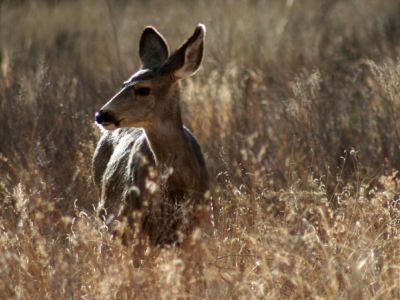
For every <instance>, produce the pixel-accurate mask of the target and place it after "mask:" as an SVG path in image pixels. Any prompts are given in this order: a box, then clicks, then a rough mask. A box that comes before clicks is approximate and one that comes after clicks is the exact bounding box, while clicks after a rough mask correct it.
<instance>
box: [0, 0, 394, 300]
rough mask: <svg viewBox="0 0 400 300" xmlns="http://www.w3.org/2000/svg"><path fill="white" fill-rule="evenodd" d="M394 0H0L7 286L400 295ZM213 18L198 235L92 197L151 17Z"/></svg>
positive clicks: (2, 263) (201, 100)
mask: <svg viewBox="0 0 400 300" xmlns="http://www.w3.org/2000/svg"><path fill="white" fill-rule="evenodd" d="M399 15H400V3H399V2H398V1H397V0H385V1H379V0H364V1H360V0H335V1H333V0H331V1H322V0H302V1H295V0H287V1H282V0H276V1H273V0H269V1H257V0H240V1H233V0H223V1H188V0H187V1H178V0H172V1H162V0H154V1H139V0H138V1H125V0H118V1H111V0H110V1H107V0H105V1H100V0H99V1H94V0H85V1H61V0H60V1H56V0H53V1H51V0H48V1H33V0H32V1H28V0H27V1H22V0H21V1H14V0H13V1H11V0H8V1H7V0H6V1H1V2H0V121H1V122H0V205H1V210H0V298H1V299H143V298H144V299H174V298H175V299H176V298H193V299H198V298H201V299H229V298H234V299H400V174H399V173H398V171H399V170H400V121H399V120H400V65H399V61H398V59H399V57H400V18H399ZM200 22H201V23H204V24H205V25H206V26H207V36H206V53H205V60H204V63H203V67H202V68H201V70H200V71H199V72H198V74H197V75H196V76H195V77H193V78H190V79H187V80H185V81H184V82H182V85H183V89H184V95H185V101H184V103H182V105H183V111H184V119H185V123H186V124H187V126H188V127H189V128H191V129H192V130H193V132H194V134H195V135H196V136H197V137H198V139H199V142H200V144H201V145H202V148H203V150H204V152H205V155H206V160H207V165H208V168H209V172H210V177H211V180H212V188H211V191H210V214H211V219H212V224H211V225H210V226H209V228H201V229H199V230H198V231H196V232H195V233H194V234H193V237H192V238H193V240H194V241H196V242H195V243H193V246H192V247H187V248H185V249H183V248H164V249H148V250H147V251H146V253H142V252H140V251H137V245H136V243H133V244H132V245H129V246H124V245H122V244H121V242H120V241H119V240H118V239H113V238H112V237H111V234H110V233H109V232H108V231H107V228H106V227H105V226H104V224H103V222H102V221H101V220H100V219H98V218H96V216H95V210H94V207H95V206H96V205H97V202H98V200H99V194H98V191H97V189H96V188H95V186H94V184H93V181H92V177H91V176H92V175H91V158H92V155H93V151H94V147H95V145H96V142H97V139H98V137H99V134H100V133H99V130H98V128H97V127H96V126H95V125H94V120H93V114H94V112H95V111H96V110H98V109H99V108H100V107H101V106H102V105H103V104H104V103H105V102H106V101H107V100H108V99H109V97H110V96H112V95H113V94H114V93H115V91H116V90H118V88H119V87H120V85H121V83H122V81H123V80H125V79H127V78H128V77H129V75H130V74H131V73H133V72H134V71H135V70H136V69H137V68H138V67H139V59H138V40H139V37H140V34H141V32H142V30H143V28H144V27H145V26H147V25H154V26H156V27H157V28H158V29H159V30H160V32H161V33H162V34H164V36H165V37H166V38H167V39H168V41H169V44H170V47H171V48H176V47H178V46H179V45H180V43H181V42H182V41H183V40H184V39H186V38H187V37H188V36H189V35H190V34H191V33H192V32H193V30H194V27H195V26H196V24H197V23H200Z"/></svg>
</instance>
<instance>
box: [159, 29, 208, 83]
mask: <svg viewBox="0 0 400 300" xmlns="http://www.w3.org/2000/svg"><path fill="white" fill-rule="evenodd" d="M205 35H206V27H205V26H204V25H203V24H199V25H197V27H196V29H195V31H194V33H193V35H192V36H191V37H190V38H189V39H188V40H187V41H186V42H185V43H184V44H183V45H182V46H181V47H180V48H179V49H178V50H176V51H175V52H174V53H173V54H172V55H171V56H170V57H169V58H168V60H167V61H166V63H165V64H164V66H163V67H162V70H163V72H165V73H170V74H171V75H172V77H174V78H176V79H182V78H184V77H187V76H191V75H193V74H195V73H196V72H197V70H198V69H199V67H200V65H201V62H202V60H203V53H204V37H205Z"/></svg>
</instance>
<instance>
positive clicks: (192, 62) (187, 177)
mask: <svg viewBox="0 0 400 300" xmlns="http://www.w3.org/2000/svg"><path fill="white" fill-rule="evenodd" d="M204 35H205V27H204V25H199V26H197V28H196V30H195V32H194V34H193V35H192V37H191V38H189V39H188V40H187V41H186V43H184V44H183V45H182V46H181V47H180V48H179V49H178V50H177V51H175V52H174V53H173V54H172V55H169V51H168V46H167V44H166V42H165V40H164V38H163V37H162V36H161V35H160V34H159V33H158V32H157V31H156V30H155V29H154V28H152V27H147V28H146V29H145V30H144V32H143V34H142V37H141V40H140V49H139V50H140V51H139V53H140V58H141V61H142V65H143V67H142V69H141V70H139V71H138V72H136V73H135V74H133V75H132V76H131V77H130V78H129V79H128V80H127V81H125V82H124V85H123V87H122V89H121V91H120V92H118V93H117V94H116V95H115V96H114V97H113V98H112V99H111V100H110V101H109V102H107V103H106V104H105V105H104V106H103V107H102V108H101V110H100V111H99V112H98V113H96V122H97V123H98V124H100V125H101V126H102V127H103V128H104V129H106V130H107V131H104V133H103V136H102V137H101V139H100V141H99V143H98V145H97V148H96V151H95V154H94V158H93V171H94V172H93V173H94V180H95V183H96V184H97V185H98V186H99V188H100V191H101V200H100V206H99V207H100V208H102V209H103V211H106V212H107V218H110V219H115V218H116V219H119V218H121V217H128V218H130V217H131V216H132V213H133V212H135V211H140V212H143V213H144V215H145V216H144V218H143V224H142V226H143V228H146V229H144V231H145V232H146V233H147V234H148V235H149V237H150V240H151V242H152V243H154V244H160V243H173V242H175V241H176V239H177V237H176V236H177V233H176V231H177V230H179V229H180V228H179V227H180V226H181V224H182V223H185V224H186V225H187V226H186V227H187V228H192V227H193V224H195V223H196V221H194V220H195V212H194V210H195V207H196V205H198V204H201V202H202V199H203V196H204V193H205V192H206V190H207V189H208V175H207V169H206V165H205V161H204V158H203V155H202V152H201V149H200V146H199V144H198V143H197V141H196V139H195V137H194V136H193V135H192V133H191V132H190V131H189V130H188V129H187V128H185V127H184V126H183V123H182V118H181V111H180V104H179V103H180V97H181V96H180V83H179V80H180V79H182V78H184V77H187V76H190V75H192V74H194V73H195V72H196V71H197V69H198V68H199V66H200V63H201V60H202V57H203V43H204ZM153 179H154V180H153ZM149 183H150V185H151V184H156V185H157V187H156V190H157V192H156V193H154V192H152V191H150V190H151V188H149V186H148V185H149ZM187 203H190V205H189V206H187V207H188V209H189V213H188V211H186V212H185V213H182V210H183V207H186V206H185V205H186V204H187ZM185 218H186V220H185ZM187 218H189V219H188V220H187ZM188 224H189V225H188Z"/></svg>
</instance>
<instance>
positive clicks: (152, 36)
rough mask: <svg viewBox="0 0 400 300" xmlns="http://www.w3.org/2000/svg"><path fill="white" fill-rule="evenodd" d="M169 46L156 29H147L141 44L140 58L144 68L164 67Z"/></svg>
mask: <svg viewBox="0 0 400 300" xmlns="http://www.w3.org/2000/svg"><path fill="white" fill-rule="evenodd" d="M168 54H169V50H168V44H167V42H166V41H165V39H164V37H163V36H162V35H161V33H159V32H158V31H157V30H156V29H155V28H154V27H151V26H149V27H146V28H145V29H144V31H143V33H142V37H141V38H140V43H139V56H140V60H141V62H142V65H143V68H151V67H155V66H159V65H162V64H163V63H164V62H165V61H166V60H167V58H168Z"/></svg>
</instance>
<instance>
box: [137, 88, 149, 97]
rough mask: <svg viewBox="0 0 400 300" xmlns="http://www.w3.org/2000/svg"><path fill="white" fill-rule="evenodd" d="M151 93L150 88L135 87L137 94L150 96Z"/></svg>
mask: <svg viewBox="0 0 400 300" xmlns="http://www.w3.org/2000/svg"><path fill="white" fill-rule="evenodd" d="M149 94H150V88H147V87H140V88H137V89H135V95H137V96H148V95H149Z"/></svg>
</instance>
